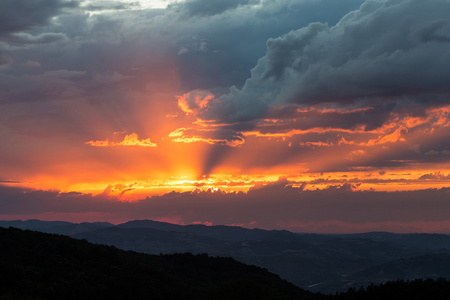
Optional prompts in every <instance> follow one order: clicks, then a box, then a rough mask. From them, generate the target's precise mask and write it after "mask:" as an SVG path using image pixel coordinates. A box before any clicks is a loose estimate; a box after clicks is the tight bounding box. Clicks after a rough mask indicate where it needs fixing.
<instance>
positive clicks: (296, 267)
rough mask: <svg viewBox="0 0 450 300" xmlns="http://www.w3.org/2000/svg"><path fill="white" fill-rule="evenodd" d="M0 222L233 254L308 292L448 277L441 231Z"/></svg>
mask: <svg viewBox="0 0 450 300" xmlns="http://www.w3.org/2000/svg"><path fill="white" fill-rule="evenodd" d="M0 226H1V227H10V226H11V227H16V228H21V229H31V230H36V231H41V232H46V233H58V234H64V235H69V236H72V237H75V238H78V239H86V240H88V241H90V242H93V243H97V244H105V245H113V246H115V247H117V248H120V249H124V250H133V251H137V252H142V253H147V254H160V253H162V254H171V253H185V252H190V253H193V254H201V253H207V254H208V255H210V256H221V257H233V258H234V259H236V260H238V261H240V262H244V263H246V264H252V265H256V266H260V267H263V268H266V269H268V270H269V271H270V272H273V273H275V274H278V275H279V276H281V278H284V279H286V280H288V281H290V282H292V283H294V284H295V285H297V286H299V287H301V288H305V289H308V290H310V291H314V292H316V291H320V292H322V293H334V292H336V291H346V290H347V289H348V288H349V287H354V288H359V287H360V286H361V285H364V286H367V285H369V284H370V283H371V282H373V283H382V282H386V281H388V280H396V279H399V278H401V279H405V280H412V279H417V278H434V279H436V278H439V277H444V278H450V271H448V270H450V236H448V235H442V234H393V233H386V232H372V233H363V234H337V235H323V234H297V233H293V232H289V231H285V230H281V231H280V230H270V231H269V230H261V229H246V228H242V227H233V226H205V225H185V226H182V225H175V224H170V223H164V222H156V221H150V220H135V221H130V222H127V223H123V224H119V225H116V226H115V225H113V224H110V223H80V224H74V223H69V222H45V221H39V220H28V221H0Z"/></svg>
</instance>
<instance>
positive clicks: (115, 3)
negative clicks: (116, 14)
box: [81, 1, 141, 11]
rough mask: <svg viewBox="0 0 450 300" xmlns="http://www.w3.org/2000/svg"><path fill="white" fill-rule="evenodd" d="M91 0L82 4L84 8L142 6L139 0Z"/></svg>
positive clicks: (102, 8) (107, 8)
mask: <svg viewBox="0 0 450 300" xmlns="http://www.w3.org/2000/svg"><path fill="white" fill-rule="evenodd" d="M99 2H100V1H91V2H90V3H88V4H87V5H83V6H81V8H82V9H84V10H88V11H103V10H125V9H136V8H140V7H141V5H140V3H139V2H138V1H136V2H129V3H123V2H120V1H101V2H100V3H99Z"/></svg>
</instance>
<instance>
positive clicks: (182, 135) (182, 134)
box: [169, 128, 245, 147]
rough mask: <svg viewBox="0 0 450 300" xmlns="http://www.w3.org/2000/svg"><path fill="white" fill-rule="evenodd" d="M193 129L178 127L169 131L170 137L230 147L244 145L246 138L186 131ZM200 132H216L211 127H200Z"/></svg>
mask: <svg viewBox="0 0 450 300" xmlns="http://www.w3.org/2000/svg"><path fill="white" fill-rule="evenodd" d="M189 130H192V128H178V129H176V130H174V131H172V132H171V133H169V138H171V139H172V141H173V142H175V143H195V142H204V143H207V144H210V145H226V146H230V147H237V146H240V145H242V144H243V143H244V142H245V140H244V139H243V138H240V137H235V138H233V139H225V138H222V139H221V138H211V137H202V136H200V135H193V134H187V133H186V132H187V131H189ZM197 132H198V133H207V132H214V130H209V129H200V130H197Z"/></svg>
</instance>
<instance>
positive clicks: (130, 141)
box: [86, 133, 157, 147]
mask: <svg viewBox="0 0 450 300" xmlns="http://www.w3.org/2000/svg"><path fill="white" fill-rule="evenodd" d="M86 144H88V145H91V146H94V147H114V146H139V147H157V145H156V144H155V143H153V142H152V141H151V140H150V139H143V140H139V138H138V135H137V134H136V133H132V134H128V135H126V136H125V137H124V138H123V140H122V141H121V142H112V141H110V140H109V139H106V140H104V141H99V140H97V141H89V142H86Z"/></svg>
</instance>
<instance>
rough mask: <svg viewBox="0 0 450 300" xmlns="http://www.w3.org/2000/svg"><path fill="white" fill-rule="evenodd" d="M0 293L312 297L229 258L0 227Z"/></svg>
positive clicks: (4, 296) (2, 295)
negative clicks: (145, 251) (147, 250)
mask: <svg viewBox="0 0 450 300" xmlns="http://www.w3.org/2000/svg"><path fill="white" fill-rule="evenodd" d="M0 256H1V258H2V259H1V261H0V299H315V298H316V297H315V296H314V295H313V294H312V293H309V292H306V291H304V290H302V289H300V288H298V287H296V286H294V285H293V284H291V283H288V282H287V281H284V280H282V279H280V278H279V277H278V276H277V275H274V274H272V273H269V272H268V271H267V270H265V269H262V268H259V267H255V266H249V265H245V264H242V263H239V262H237V261H235V260H234V259H232V258H213V257H209V256H207V255H192V254H173V255H147V254H141V253H136V252H132V251H124V250H119V249H117V248H115V247H112V246H103V245H94V244H91V243H89V242H87V241H86V240H77V239H73V238H70V237H67V236H62V235H56V234H46V233H40V232H35V231H29V230H26V231H23V230H20V229H16V228H8V229H5V228H0Z"/></svg>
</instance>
